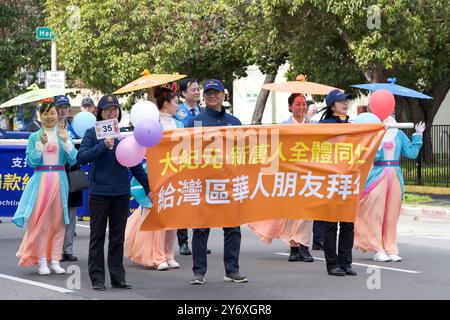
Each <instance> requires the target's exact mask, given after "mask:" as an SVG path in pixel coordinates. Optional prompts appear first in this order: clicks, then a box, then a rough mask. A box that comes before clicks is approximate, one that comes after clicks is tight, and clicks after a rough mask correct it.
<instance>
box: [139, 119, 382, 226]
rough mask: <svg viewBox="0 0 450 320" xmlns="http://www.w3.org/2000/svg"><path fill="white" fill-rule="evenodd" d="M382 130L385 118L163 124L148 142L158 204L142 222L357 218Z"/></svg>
mask: <svg viewBox="0 0 450 320" xmlns="http://www.w3.org/2000/svg"><path fill="white" fill-rule="evenodd" d="M383 135H384V127H383V125H381V124H373V125H372V124H371V125H367V124H364V125H358V124H320V125H317V124H307V125H301V126H299V125H267V126H242V127H205V128H190V129H187V130H170V131H165V133H164V136H163V140H162V141H161V143H160V144H159V145H157V146H155V147H152V148H149V149H148V150H147V164H148V168H149V169H148V172H149V181H150V186H151V189H152V190H153V195H154V196H153V197H154V198H153V203H154V204H155V205H154V206H153V208H152V211H151V213H150V215H149V217H148V218H147V220H146V221H145V222H144V224H143V227H142V230H158V229H178V228H185V227H187V228H193V227H195V228H206V227H222V226H238V225H242V224H245V223H248V222H252V221H259V220H268V219H277V218H293V219H313V220H325V221H354V218H355V213H356V207H357V201H358V197H359V194H360V192H361V188H362V187H363V186H364V182H365V180H366V178H367V175H368V173H369V170H370V167H371V166H372V163H373V158H374V157H375V154H376V151H377V149H378V146H379V144H380V142H381V139H382V137H383Z"/></svg>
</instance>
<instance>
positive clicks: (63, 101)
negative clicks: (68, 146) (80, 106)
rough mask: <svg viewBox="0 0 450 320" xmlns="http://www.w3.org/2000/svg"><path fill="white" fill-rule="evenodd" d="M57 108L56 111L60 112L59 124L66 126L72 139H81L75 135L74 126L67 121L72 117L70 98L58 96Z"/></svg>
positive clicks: (56, 99)
mask: <svg viewBox="0 0 450 320" xmlns="http://www.w3.org/2000/svg"><path fill="white" fill-rule="evenodd" d="M55 106H56V109H57V110H58V116H59V122H60V123H63V124H65V125H66V127H67V131H68V132H69V136H70V138H71V139H79V138H80V137H79V136H78V135H77V134H76V133H75V131H74V130H73V128H72V124H71V123H70V122H69V120H68V119H67V118H68V117H69V115H70V101H69V98H68V97H67V96H56V97H55Z"/></svg>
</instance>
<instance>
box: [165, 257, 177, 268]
mask: <svg viewBox="0 0 450 320" xmlns="http://www.w3.org/2000/svg"><path fill="white" fill-rule="evenodd" d="M167 264H168V265H169V268H170V269H175V268H179V267H180V264H179V263H178V262H176V261H175V260H174V259H170V260H167Z"/></svg>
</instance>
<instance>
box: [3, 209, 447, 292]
mask: <svg viewBox="0 0 450 320" xmlns="http://www.w3.org/2000/svg"><path fill="white" fill-rule="evenodd" d="M2 220H3V223H1V224H0V243H1V245H0V299H51V300H73V299H75V300H78V299H81V300H84V299H125V300H127V299H137V300H141V299H152V300H153V299H167V300H173V299H176V300H204V299H209V300H211V299H212V300H216V299H217V300H228V299H233V300H241V299H246V300H292V299H449V298H450V272H449V270H450V269H449V267H450V220H446V219H436V218H435V219H431V218H427V219H425V218H421V219H419V220H417V219H414V218H413V217H410V216H403V217H401V220H400V224H399V248H400V255H401V256H402V257H403V261H402V262H397V263H394V262H388V263H380V262H374V261H372V260H371V258H372V256H371V255H369V254H362V253H360V252H358V251H354V252H353V261H354V265H353V267H354V269H355V270H356V271H357V272H358V276H356V277H350V276H345V277H332V276H329V275H327V273H326V269H325V262H324V260H323V252H321V251H311V253H312V255H313V256H314V257H315V258H316V259H315V261H314V262H313V263H303V262H288V261H287V252H288V247H287V246H286V245H285V244H284V243H283V242H282V241H279V240H276V241H274V243H273V244H271V245H264V244H263V243H262V242H260V240H259V239H258V238H257V237H256V236H255V235H254V234H253V233H252V232H251V231H250V230H249V229H247V228H246V227H242V245H241V256H240V269H241V273H242V274H243V275H245V276H247V277H248V279H249V282H248V283H243V284H238V283H225V282H224V281H223V280H222V277H223V275H224V267H223V236H222V230H221V229H212V230H211V235H210V240H209V244H208V247H209V248H210V249H211V250H212V254H211V255H208V273H207V275H206V281H207V282H206V283H205V285H203V286H192V285H189V281H190V280H191V278H192V270H191V268H192V258H191V257H190V256H176V260H177V261H178V262H179V263H180V264H181V268H180V269H174V270H170V271H156V270H151V269H149V268H145V267H142V266H139V265H136V264H134V263H133V262H131V261H130V260H129V259H125V261H124V264H125V269H126V272H127V281H128V282H129V283H130V284H132V285H133V289H132V290H120V289H113V288H111V286H110V285H109V279H108V277H107V290H106V291H104V292H97V291H95V290H93V289H91V286H90V281H89V276H88V272H87V257H88V243H89V226H88V222H78V226H77V233H78V236H77V237H76V238H75V254H76V256H78V258H79V261H78V262H76V263H72V265H73V266H72V267H71V268H73V269H75V270H76V272H75V273H73V274H66V275H50V276H40V275H38V274H37V268H36V267H30V268H21V267H18V266H17V262H18V259H17V258H16V257H15V253H16V251H17V250H18V248H19V245H20V241H21V239H22V236H23V233H24V231H23V230H21V229H18V228H16V227H15V226H14V225H13V224H11V223H10V221H9V219H4V218H2ZM191 234H192V233H191V232H190V235H191ZM176 252H178V248H176ZM63 267H65V268H67V267H69V264H68V263H63ZM78 271H79V273H78ZM76 274H79V275H80V277H79V279H80V288H79V289H78V288H77V287H74V285H73V284H77V283H76V282H75V281H74V279H76V278H77V277H76ZM68 283H69V285H68Z"/></svg>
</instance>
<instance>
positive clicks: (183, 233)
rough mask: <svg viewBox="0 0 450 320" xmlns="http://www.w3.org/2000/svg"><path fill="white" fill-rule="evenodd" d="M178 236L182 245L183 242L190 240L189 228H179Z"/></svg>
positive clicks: (179, 243)
mask: <svg viewBox="0 0 450 320" xmlns="http://www.w3.org/2000/svg"><path fill="white" fill-rule="evenodd" d="M177 238H178V245H180V246H181V244H182V243H184V242H186V243H187V242H188V239H189V237H188V230H187V229H178V230H177Z"/></svg>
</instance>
